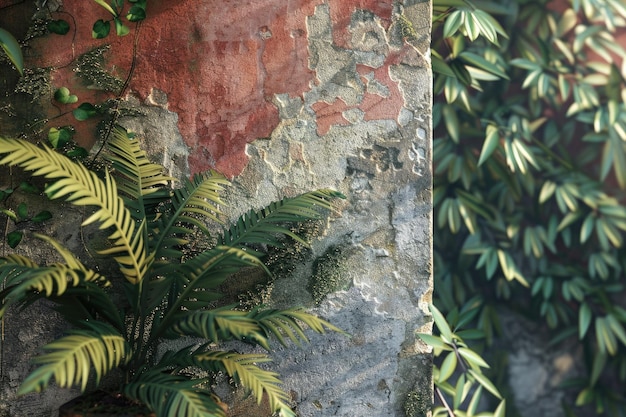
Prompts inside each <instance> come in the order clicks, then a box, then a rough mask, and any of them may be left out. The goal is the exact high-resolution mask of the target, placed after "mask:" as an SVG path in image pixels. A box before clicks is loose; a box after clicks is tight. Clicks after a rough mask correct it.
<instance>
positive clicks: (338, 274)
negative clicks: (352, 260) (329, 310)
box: [307, 246, 351, 304]
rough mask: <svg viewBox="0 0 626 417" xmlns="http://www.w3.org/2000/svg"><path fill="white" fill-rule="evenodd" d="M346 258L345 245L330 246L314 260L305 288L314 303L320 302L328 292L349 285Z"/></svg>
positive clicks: (342, 288) (330, 292) (346, 287)
mask: <svg viewBox="0 0 626 417" xmlns="http://www.w3.org/2000/svg"><path fill="white" fill-rule="evenodd" d="M347 258H348V256H347V254H346V248H345V247H343V246H332V247H330V248H328V249H327V250H326V252H325V253H324V254H323V255H322V256H320V257H319V258H318V259H317V260H316V261H315V262H314V264H313V274H312V275H311V278H310V279H309V283H308V285H307V290H308V291H309V292H310V293H311V296H312V297H313V301H314V302H315V303H316V304H319V303H321V302H322V301H323V300H324V298H326V296H327V295H328V294H332V293H334V292H336V291H341V290H346V289H348V288H349V287H350V285H351V280H350V278H349V274H348V273H347V264H346V261H347Z"/></svg>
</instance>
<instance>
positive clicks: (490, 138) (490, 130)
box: [478, 125, 500, 166]
mask: <svg viewBox="0 0 626 417" xmlns="http://www.w3.org/2000/svg"><path fill="white" fill-rule="evenodd" d="M499 144H500V133H499V131H498V127H497V126H494V125H487V129H486V136H485V142H484V143H483V148H482V150H481V151H480V157H479V158H478V166H481V165H482V164H483V163H484V162H485V161H486V160H487V159H489V157H490V156H491V155H492V154H493V152H494V151H495V150H496V149H497V148H498V145H499Z"/></svg>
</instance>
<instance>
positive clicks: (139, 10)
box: [126, 5, 146, 22]
mask: <svg viewBox="0 0 626 417" xmlns="http://www.w3.org/2000/svg"><path fill="white" fill-rule="evenodd" d="M145 18H146V6H145V5H143V6H141V5H134V6H133V7H131V8H130V10H129V11H128V14H126V19H128V21H129V22H139V21H141V20H144V19H145Z"/></svg>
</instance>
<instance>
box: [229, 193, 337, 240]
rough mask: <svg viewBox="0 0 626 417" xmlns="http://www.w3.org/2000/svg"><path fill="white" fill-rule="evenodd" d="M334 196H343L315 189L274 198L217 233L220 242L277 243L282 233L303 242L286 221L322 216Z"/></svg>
mask: <svg viewBox="0 0 626 417" xmlns="http://www.w3.org/2000/svg"><path fill="white" fill-rule="evenodd" d="M335 198H345V197H344V196H343V194H341V193H338V192H336V191H332V190H317V191H312V192H309V193H305V194H301V195H299V196H297V197H293V198H285V199H282V200H280V201H276V202H273V203H271V204H270V205H268V206H267V207H265V208H264V209H262V210H260V211H254V210H250V211H249V212H248V213H246V214H244V215H242V216H241V217H239V219H238V220H237V222H236V223H235V224H234V225H233V226H232V227H231V228H230V229H228V230H226V231H225V232H224V234H223V235H222V236H220V237H219V242H220V243H221V244H223V245H228V246H233V247H241V246H245V245H246V244H251V243H263V244H271V245H274V246H278V247H280V246H282V243H281V242H280V240H279V239H278V238H277V235H281V234H283V235H287V236H290V237H291V238H293V239H294V240H296V241H297V242H300V243H302V244H305V245H306V244H307V243H306V242H305V241H304V240H303V239H302V238H301V237H300V236H298V235H297V234H296V233H294V232H292V231H291V230H290V229H289V227H287V226H285V225H286V224H289V223H292V224H293V223H296V222H302V221H305V220H311V219H319V218H321V217H322V210H332V209H333V205H332V203H331V200H332V199H335Z"/></svg>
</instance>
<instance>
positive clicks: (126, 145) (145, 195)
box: [106, 126, 174, 220]
mask: <svg viewBox="0 0 626 417" xmlns="http://www.w3.org/2000/svg"><path fill="white" fill-rule="evenodd" d="M108 149H109V150H110V151H111V153H110V154H107V155H106V158H107V159H108V160H109V161H111V162H112V166H113V169H115V173H116V179H117V188H118V191H119V192H120V193H121V194H122V195H123V196H124V197H125V199H124V201H125V203H126V206H127V207H128V208H130V209H131V214H132V215H133V217H135V218H136V219H138V220H142V219H144V218H146V217H147V216H148V215H149V214H151V213H152V212H153V211H154V208H156V206H157V205H158V204H159V203H161V202H162V201H164V200H166V199H168V198H169V195H170V194H169V190H167V189H165V188H164V186H165V185H167V184H168V182H170V181H174V178H172V177H168V176H166V175H164V174H163V167H162V166H161V165H158V164H153V163H150V160H149V159H148V156H147V154H146V152H145V151H143V150H141V148H140V147H139V142H138V141H137V140H134V139H133V138H131V135H129V133H128V132H127V131H126V130H125V129H123V128H122V127H119V126H118V127H116V128H115V129H114V130H113V135H112V136H111V138H110V139H109V141H108Z"/></svg>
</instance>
